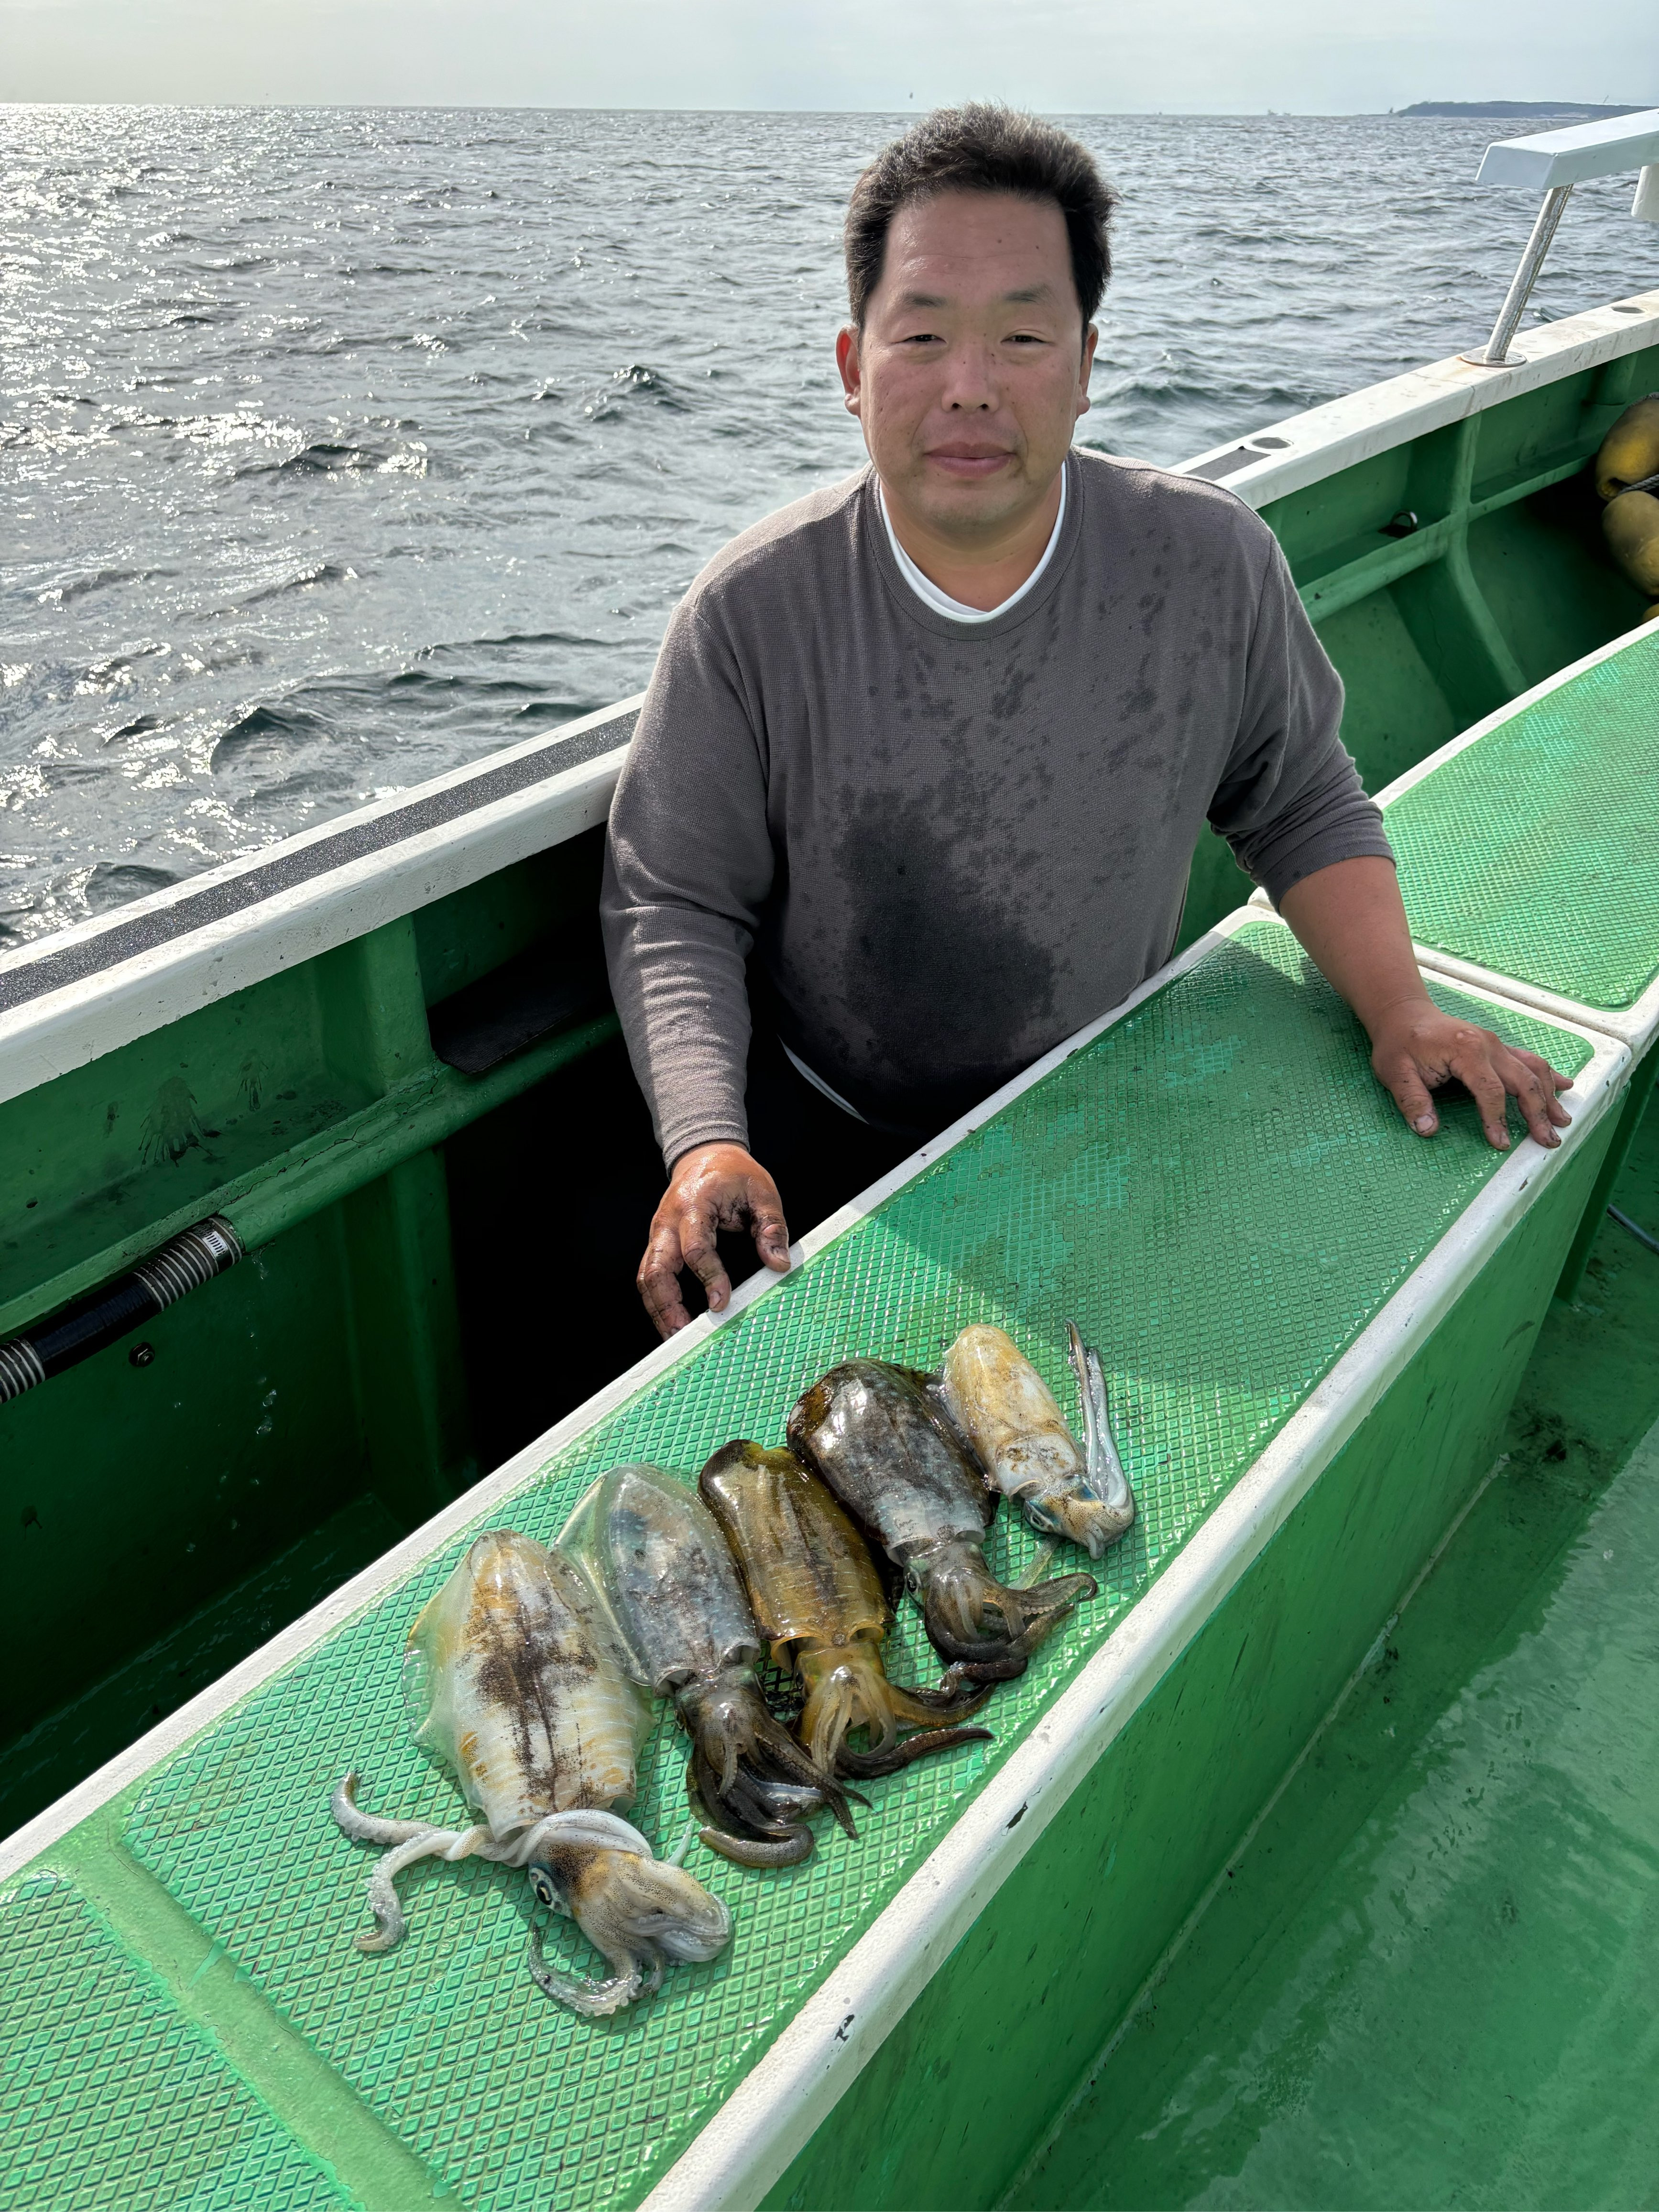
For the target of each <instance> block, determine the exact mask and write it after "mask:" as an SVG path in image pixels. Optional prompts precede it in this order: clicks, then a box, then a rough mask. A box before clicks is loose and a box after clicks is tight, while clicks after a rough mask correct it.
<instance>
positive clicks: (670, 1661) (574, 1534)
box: [560, 1467, 855, 1866]
mask: <svg viewBox="0 0 1659 2212" xmlns="http://www.w3.org/2000/svg"><path fill="white" fill-rule="evenodd" d="M560 1542H561V1544H562V1546H563V1547H566V1548H567V1549H568V1551H569V1552H570V1553H572V1555H573V1557H574V1558H576V1559H579V1560H580V1563H581V1565H582V1568H583V1571H584V1572H585V1573H586V1576H587V1577H588V1579H589V1581H590V1583H592V1586H593V1588H594V1589H595V1592H596V1593H597V1595H599V1599H600V1601H602V1602H603V1603H604V1604H605V1607H607V1609H608V1611H609V1613H610V1616H611V1620H612V1622H613V1624H614V1626H615V1629H616V1632H617V1636H618V1638H619V1639H620V1641H621V1643H622V1645H623V1649H624V1650H626V1651H627V1652H628V1654H629V1659H630V1661H631V1663H632V1667H633V1671H634V1676H635V1680H636V1681H638V1682H639V1683H640V1684H641V1686H643V1687H644V1688H645V1689H647V1690H648V1691H649V1692H651V1693H652V1694H653V1696H656V1697H665V1698H670V1699H672V1700H673V1703H674V1706H675V1709H676V1711H678V1715H679V1717H680V1724H681V1726H682V1727H683V1728H684V1730H685V1732H686V1734H687V1735H689V1736H690V1739H691V1744H692V1751H691V1759H690V1765H689V1767H688V1769H687V1775H686V1783H687V1790H688V1794H689V1795H690V1798H691V1801H692V1803H693V1806H694V1807H696V1808H697V1809H699V1810H700V1811H701V1812H702V1815H703V1818H704V1821H705V1823H706V1825H705V1826H703V1828H702V1838H703V1841H704V1842H705V1843H706V1844H708V1847H709V1849H710V1850H714V1851H717V1852H718V1853H719V1854H720V1857H722V1858H727V1859H731V1860H732V1861H734V1862H735V1863H737V1864H738V1865H739V1866H793V1865H794V1864H796V1863H798V1862H799V1861H800V1860H802V1859H805V1858H807V1857H810V1856H811V1852H812V1850H813V1835H812V1831H811V1828H810V1827H809V1826H807V1816H808V1815H809V1814H811V1813H814V1812H816V1811H817V1810H818V1809H819V1808H821V1807H825V1806H827V1807H828V1808H829V1811H830V1812H831V1813H832V1814H834V1815H835V1817H836V1820H837V1821H839V1823H840V1824H841V1826H842V1827H843V1828H844V1829H845V1830H846V1831H847V1832H848V1835H852V1834H854V1833H855V1830H854V1826H853V1817H852V1814H851V1811H850V1809H849V1807H848V1791H847V1790H845V1788H844V1787H843V1786H842V1784H841V1783H840V1782H839V1781H838V1780H837V1779H836V1775H835V1773H834V1771H833V1770H831V1769H826V1768H823V1767H821V1766H819V1765H817V1763H816V1762H815V1761H814V1760H813V1759H811V1757H810V1756H809V1754H808V1753H806V1752H805V1750H804V1749H803V1748H802V1747H801V1746H800V1745H799V1743H797V1742H796V1741H795V1739H794V1737H793V1736H792V1735H790V1733H789V1731H788V1729H786V1728H785V1727H784V1726H783V1724H782V1723H781V1722H780V1721H778V1720H776V1719H775V1718H774V1717H773V1715H772V1714H771V1712H770V1711H769V1710H768V1708H767V1705H766V1701H765V1699H763V1697H762V1695H761V1689H760V1684H759V1682H758V1680H757V1679H756V1675H755V1662H757V1660H758V1659H759V1657H760V1656H761V1636H760V1631H759V1630H758V1629H757V1627H756V1626H755V1617H754V1615H753V1613H750V1610H749V1602H748V1600H747V1599H746V1598H745V1597H744V1592H743V1585H742V1584H741V1583H740V1582H739V1581H738V1571H737V1569H736V1567H735V1566H734V1565H733V1564H732V1555H731V1553H729V1552H728V1551H727V1550H726V1541H725V1539H724V1538H723V1537H722V1536H721V1534H720V1529H719V1528H718V1527H717V1526H716V1525H715V1522H714V1518H713V1516H711V1514H710V1513H709V1510H708V1507H707V1506H706V1505H705V1504H703V1502H702V1498H699V1497H698V1495H697V1493H696V1491H695V1490H693V1489H692V1488H691V1487H690V1485H689V1484H688V1483H685V1482H684V1481H682V1480H679V1478H678V1477H677V1476H675V1475H672V1474H668V1473H666V1472H665V1470H664V1469H663V1468H656V1467H618V1468H612V1469H611V1473H610V1474H605V1475H602V1476H601V1477H600V1478H599V1481H598V1482H596V1483H595V1484H594V1485H593V1486H592V1488H591V1489H590V1490H589V1491H588V1492H587V1493H586V1496H585V1497H584V1498H582V1499H581V1500H580V1503H579V1504H578V1505H577V1507H576V1510H575V1511H574V1513H573V1514H572V1515H571V1516H570V1519H569V1521H568V1523H567V1524H566V1527H565V1529H564V1533H563V1534H562V1537H561V1538H560Z"/></svg>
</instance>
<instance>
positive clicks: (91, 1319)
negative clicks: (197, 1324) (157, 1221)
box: [0, 1213, 243, 1405]
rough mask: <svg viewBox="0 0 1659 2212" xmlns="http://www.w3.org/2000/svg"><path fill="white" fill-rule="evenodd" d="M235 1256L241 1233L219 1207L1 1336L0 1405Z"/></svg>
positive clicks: (127, 1329) (160, 1308)
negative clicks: (127, 1267)
mask: <svg viewBox="0 0 1659 2212" xmlns="http://www.w3.org/2000/svg"><path fill="white" fill-rule="evenodd" d="M242 1257H243V1245H242V1240H241V1238H240V1237H239V1236H238V1235H237V1234H236V1231H234V1229H233V1228H232V1227H231V1225H230V1224H229V1222H228V1221H227V1220H226V1219H225V1218H224V1216H223V1215H222V1214H219V1213H210V1214H209V1216H208V1217H207V1218H206V1220H205V1221H197V1222H196V1223H194V1224H193V1225H191V1227H190V1228H188V1229H181V1230H180V1231H179V1234H178V1235H177V1236H176V1237H168V1239H167V1243H165V1244H161V1245H158V1246H157V1248H156V1249H155V1251H154V1252H152V1253H150V1254H149V1257H148V1258H146V1259H143V1260H140V1261H139V1262H138V1264H137V1267H133V1268H132V1269H131V1271H130V1272H129V1273H126V1274H125V1275H118V1276H117V1278H116V1279H115V1280H114V1281H113V1282H112V1283H106V1285H104V1287H103V1289H102V1290H101V1291H94V1292H93V1293H92V1295H91V1296H90V1297H85V1298H77V1299H76V1302H75V1304H73V1305H70V1306H65V1307H64V1310H62V1312H61V1313H57V1314H53V1315H52V1316H51V1318H50V1319H49V1320H46V1321H44V1322H37V1323H36V1324H35V1326H34V1327H33V1328H32V1329H31V1330H30V1331H29V1332H28V1334H27V1335H26V1336H14V1337H11V1338H9V1340H7V1341H6V1342H5V1343H4V1344H0V1405H3V1404H4V1403H5V1402H6V1401H7V1400H8V1399H9V1398H21V1396H22V1395H23V1393H24V1391H25V1390H33V1389H35V1388H36V1386H37V1385H38V1384H40V1383H45V1382H46V1381H47V1380H48V1379H49V1378H50V1377H51V1376H54V1375H61V1374H62V1373H63V1371H64V1369H65V1368H66V1367H76V1366H78V1365H79V1364H80V1363H81V1361H82V1360H83V1359H90V1358H91V1357H92V1355H93V1353H94V1352H101V1351H102V1350H103V1349H104V1346H106V1345H107V1344H113V1343H114V1342H115V1341H116V1340H117V1339H118V1338H119V1337H123V1336H126V1335H128V1334H130V1333H131V1331H132V1330H133V1329H135V1328H139V1327H141V1326H142V1324H143V1322H147V1321H153V1320H154V1319H155V1316H156V1315H157V1314H159V1313H165V1312H166V1311H167V1308H168V1307H169V1306H170V1305H173V1304H176V1303H177V1301H178V1300H179V1299H180V1298H181V1297H184V1296H185V1292H186V1291H196V1290H199V1289H200V1288H201V1286H202V1285H203V1284H204V1283H210V1282H211V1281H212V1280H213V1278H214V1277H215V1276H216V1275H222V1274H223V1273H224V1272H225V1269H226V1268H227V1267H234V1266H235V1264H236V1262H237V1261H239V1260H240V1259H241V1258H242Z"/></svg>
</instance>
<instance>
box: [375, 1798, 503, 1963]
mask: <svg viewBox="0 0 1659 2212" xmlns="http://www.w3.org/2000/svg"><path fill="white" fill-rule="evenodd" d="M481 1844H489V1829H488V1828H486V1827H482V1826H480V1827H476V1828H422V1829H420V1830H419V1831H418V1832H416V1834H415V1835H412V1836H406V1837H405V1838H404V1840H403V1842H402V1843H400V1844H393V1846H392V1849H391V1850H389V1851H388V1852H387V1853H386V1856H385V1857H384V1858H382V1859H380V1860H379V1861H377V1862H376V1864H375V1867H374V1872H373V1873H372V1874H371V1875H369V1877H368V1909H369V1911H371V1912H372V1913H373V1914H374V1927H373V1929H367V1928H365V1929H362V1930H360V1932H359V1933H358V1934H357V1935H356V1936H354V1937H353V1938H352V1941H353V1942H355V1943H356V1947H357V1948H358V1949H359V1950H360V1951H368V1952H371V1953H374V1952H380V1951H390V1950H392V1949H393V1948H395V1947H396V1946H397V1945H398V1944H399V1943H400V1942H402V1941H403V1938H404V1929H405V1928H406V1927H407V1925H408V1923H407V1922H406V1921H405V1920H404V1908H403V1905H402V1903H401V1901H400V1899H399V1898H398V1892H397V1890H396V1888H395V1887H393V1884H394V1882H395V1880H396V1877H397V1876H398V1875H400V1874H401V1873H402V1872H403V1871H404V1868H405V1867H411V1866H413V1865H414V1864H415V1863H416V1860H417V1859H449V1860H452V1861H453V1860H455V1859H465V1858H470V1857H471V1856H472V1854H473V1852H474V1851H476V1850H477V1849H478V1848H479V1846H480V1845H481Z"/></svg>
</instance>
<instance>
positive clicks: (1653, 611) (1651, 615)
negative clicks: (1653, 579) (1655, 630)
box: [1642, 599, 1659, 623]
mask: <svg viewBox="0 0 1659 2212" xmlns="http://www.w3.org/2000/svg"><path fill="white" fill-rule="evenodd" d="M1642 619H1643V621H1644V623H1650V622H1659V599H1656V600H1655V601H1654V603H1653V605H1651V606H1650V608H1649V609H1648V611H1647V612H1646V614H1644V616H1643V617H1642Z"/></svg>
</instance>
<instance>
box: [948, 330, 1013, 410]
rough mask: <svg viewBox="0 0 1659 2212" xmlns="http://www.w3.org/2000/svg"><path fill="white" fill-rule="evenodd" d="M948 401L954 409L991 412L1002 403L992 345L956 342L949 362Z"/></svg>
mask: <svg viewBox="0 0 1659 2212" xmlns="http://www.w3.org/2000/svg"><path fill="white" fill-rule="evenodd" d="M942 396H943V398H944V402H945V406H946V407H948V408H950V409H951V410H952V412H953V413H959V414H966V413H975V414H981V413H983V414H989V413H990V412H991V411H992V410H994V408H995V407H996V406H997V404H999V400H1000V393H999V392H998V390H997V382H996V374H995V362H994V360H993V358H992V356H991V352H990V349H989V348H988V347H986V346H979V345H965V346H956V347H953V348H952V349H951V357H950V360H949V362H948V363H947V366H946V374H945V391H944V393H943V395H942Z"/></svg>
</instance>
